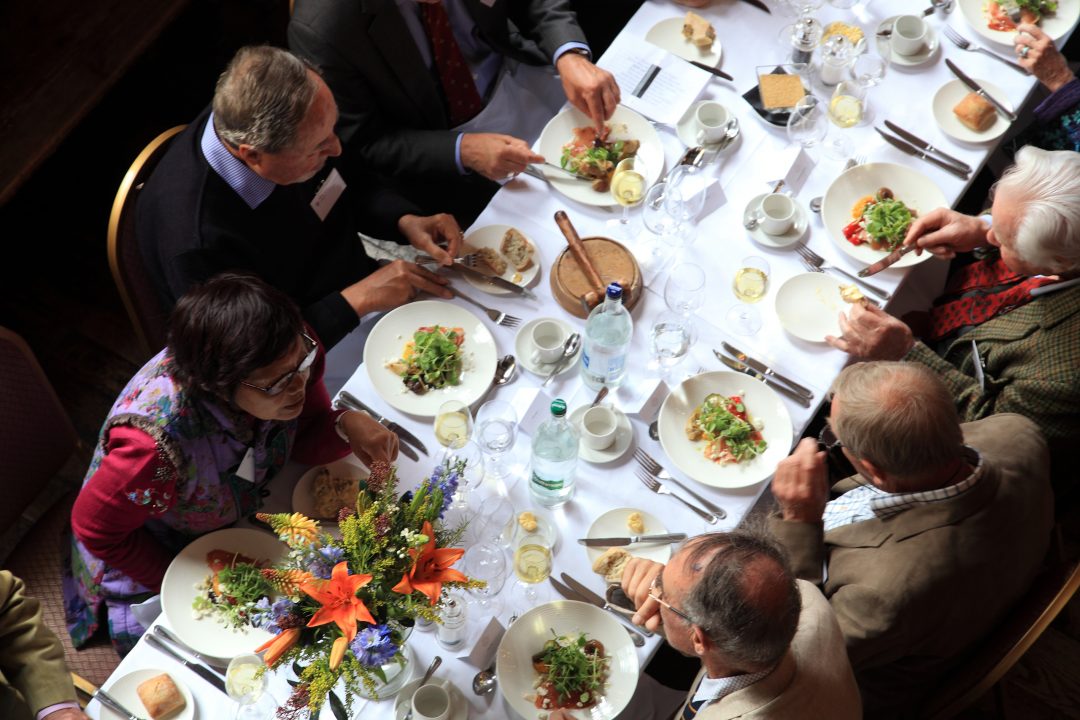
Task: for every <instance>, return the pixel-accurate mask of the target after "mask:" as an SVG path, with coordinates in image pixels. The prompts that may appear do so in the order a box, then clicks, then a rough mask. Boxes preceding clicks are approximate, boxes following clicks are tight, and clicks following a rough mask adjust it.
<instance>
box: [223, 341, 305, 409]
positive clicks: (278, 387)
mask: <svg viewBox="0 0 1080 720" xmlns="http://www.w3.org/2000/svg"><path fill="white" fill-rule="evenodd" d="M300 336H301V337H302V338H304V340H306V341H307V343H308V345H309V346H310V349H309V350H308V352H307V355H305V356H304V359H303V360H301V361H300V364H299V365H297V366H296V369H295V370H290V371H289V372H287V373H285V374H284V375H282V376H281V377H279V378H278V379H277V380H275V381H274V382H272V383H270V384H269V385H267V386H266V387H263V386H262V385H255V384H253V383H249V382H248V381H247V380H241V381H240V384H241V385H246V386H247V387H249V388H252V389H254V390H258V391H259V392H262V393H265V394H266V395H269V396H270V397H274V396H275V395H280V394H281V393H283V392H284V391H285V388H287V387H289V383H291V382H292V380H293V378H294V377H296V376H297V375H299V374H300V373H302V372H305V371H307V370H309V369H310V368H311V365H312V363H314V362H315V358H316V356H317V355H318V350H319V343H318V341H316V340H315V338H313V337H311V336H310V335H308V334H307V333H300Z"/></svg>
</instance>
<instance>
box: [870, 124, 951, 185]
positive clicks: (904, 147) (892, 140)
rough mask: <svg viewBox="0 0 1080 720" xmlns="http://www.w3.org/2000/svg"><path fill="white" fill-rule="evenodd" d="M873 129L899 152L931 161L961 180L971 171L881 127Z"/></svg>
mask: <svg viewBox="0 0 1080 720" xmlns="http://www.w3.org/2000/svg"><path fill="white" fill-rule="evenodd" d="M874 130H876V131H877V134H878V135H880V136H881V137H883V138H885V142H887V143H889V144H890V145H892V146H893V147H894V148H896V149H897V150H900V151H901V152H904V153H907V154H908V155H912V156H914V157H917V158H921V159H923V160H925V161H926V162H928V163H933V164H934V165H937V166H938V167H939V168H941V169H942V170H947V171H949V172H951V173H952V174H953V175H955V176H957V177H958V178H960V179H961V180H967V179H968V178H969V177H970V176H971V173H969V172H968V171H966V170H963V169H961V168H958V167H956V166H955V165H953V164H952V163H950V162H946V161H944V160H940V159H938V158H936V157H934V156H933V155H931V154H930V153H928V152H926V151H924V150H920V149H918V148H917V147H915V146H914V145H912V144H911V143H908V142H905V141H903V140H901V139H900V138H897V137H893V136H892V135H889V134H888V133H887V132H885V131H883V130H882V129H881V128H874Z"/></svg>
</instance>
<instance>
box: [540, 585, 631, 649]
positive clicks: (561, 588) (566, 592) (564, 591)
mask: <svg viewBox="0 0 1080 720" xmlns="http://www.w3.org/2000/svg"><path fill="white" fill-rule="evenodd" d="M548 582H550V583H551V586H552V587H553V588H555V589H556V590H557V591H558V592H559V594H560V595H562V596H563V597H564V598H566V599H567V600H575V601H577V602H583V603H588V604H590V605H595V604H596V603H591V602H589V600H588V598H586V597H585V596H584V595H582V594H581V593H578V592H574V591H573V590H571V589H570V588H568V587H566V586H565V585H563V584H562V583H561V582H559V581H558V580H556V579H555V578H553V577H549V578H548ZM613 607H614V606H613ZM608 612H611V613H614V614H615V616H616V617H619V618H622V619H623V620H625V619H626V617H624V616H623V615H622V614H620V613H616V612H615V611H614V610H608ZM623 627H624V628H626V632H627V633H628V634H629V635H630V640H631V641H632V642H633V643H634V646H635V647H645V636H644V635H642V634H641V633H640V632H638V631H637V629H636V628H631V627H629V626H628V625H623Z"/></svg>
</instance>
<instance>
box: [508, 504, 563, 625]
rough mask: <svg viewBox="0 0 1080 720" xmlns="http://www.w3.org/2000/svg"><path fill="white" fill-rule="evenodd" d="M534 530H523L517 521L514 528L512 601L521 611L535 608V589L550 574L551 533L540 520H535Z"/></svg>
mask: <svg viewBox="0 0 1080 720" xmlns="http://www.w3.org/2000/svg"><path fill="white" fill-rule="evenodd" d="M534 519H535V522H536V525H535V527H529V528H526V526H525V525H524V524H523V523H522V522H521V521H520V518H519V521H518V522H517V523H516V525H515V527H514V574H515V575H517V581H516V582H515V583H514V598H515V601H516V602H517V603H518V604H519V605H520V606H521V609H523V610H524V609H528V608H531V607H533V606H534V605H536V602H537V600H538V597H539V596H538V594H537V592H536V586H537V584H539V583H542V582H543V581H544V580H547V578H548V576H549V575H551V549H552V547H553V546H554V545H555V531H554V529H553V528H552V527H551V524H550V523H548V521H547V520H545V519H544V518H542V517H535V516H534Z"/></svg>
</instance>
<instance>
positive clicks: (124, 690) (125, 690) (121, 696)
mask: <svg viewBox="0 0 1080 720" xmlns="http://www.w3.org/2000/svg"><path fill="white" fill-rule="evenodd" d="M158 675H168V676H169V677H170V678H172V681H173V684H174V685H176V690H177V692H179V693H180V696H181V697H182V698H184V709H183V710H180V711H179V712H178V713H176V714H175V715H172V716H170V717H171V720H194V719H195V716H196V714H197V713H196V709H195V699H194V698H192V697H191V691H190V690H188V688H187V685H185V684H184V683H182V682H181V681H180V680H179V678H177V677H176V676H175V675H173V674H172V673H166V672H165V671H164V670H153V669H150V668H147V669H145V670H135V671H133V672H129V673H128V674H127V675H124V676H122V677H119V678H117V679H116V680H113V681H112V683H110V684H109V687H107V688H105V691H106V692H108V693H109V694H110V695H112V696H113V698H115V699H116V701H117V702H118V703H120V704H121V705H123V706H124V707H126V708H127V709H128V710H130V711H131V712H133V713H135V714H136V715H138V716H141V717H150V713H149V712H148V711H147V709H146V706H145V705H143V702H142V700H141V699H140V698H139V685H141V684H142V683H144V682H146V681H147V680H149V679H150V678H155V677H157V676H158ZM102 707H103V708H105V710H107V711H108V713H110V714H112V715H115V716H116V717H123V716H122V715H119V714H117V713H115V712H114V711H113V709H112V708H109V707H106V706H105V705H102ZM100 717H105V718H108V717H110V715H109V714H106V713H101V714H100Z"/></svg>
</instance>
